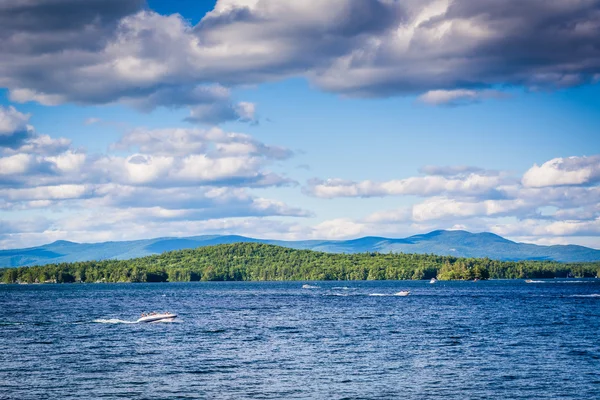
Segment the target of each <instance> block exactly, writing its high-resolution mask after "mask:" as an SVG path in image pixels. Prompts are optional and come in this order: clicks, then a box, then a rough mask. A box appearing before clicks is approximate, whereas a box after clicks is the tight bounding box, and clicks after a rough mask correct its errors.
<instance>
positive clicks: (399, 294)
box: [394, 290, 410, 297]
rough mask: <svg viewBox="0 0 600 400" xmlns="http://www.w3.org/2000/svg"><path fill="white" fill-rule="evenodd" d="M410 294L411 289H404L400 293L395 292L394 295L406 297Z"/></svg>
mask: <svg viewBox="0 0 600 400" xmlns="http://www.w3.org/2000/svg"><path fill="white" fill-rule="evenodd" d="M409 294H410V290H402V291H400V292H398V293H394V296H402V297H405V296H408V295H409Z"/></svg>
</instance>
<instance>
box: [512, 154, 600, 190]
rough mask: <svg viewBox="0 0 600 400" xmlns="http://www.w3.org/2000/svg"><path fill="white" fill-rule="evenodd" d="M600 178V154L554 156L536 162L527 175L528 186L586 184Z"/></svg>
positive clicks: (525, 179) (524, 180) (525, 177)
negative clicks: (538, 162)
mask: <svg viewBox="0 0 600 400" xmlns="http://www.w3.org/2000/svg"><path fill="white" fill-rule="evenodd" d="M599 180H600V156H592V157H568V158H554V159H552V160H550V161H546V162H545V163H543V164H542V165H541V166H538V165H537V164H535V165H534V166H533V167H531V168H530V169H529V170H528V171H527V172H526V173H525V175H523V185H524V186H526V187H537V188H539V187H549V186H564V185H585V184H590V183H595V182H598V181H599Z"/></svg>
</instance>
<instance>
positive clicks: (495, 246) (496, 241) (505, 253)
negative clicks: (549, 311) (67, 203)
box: [0, 230, 600, 267]
mask: <svg viewBox="0 0 600 400" xmlns="http://www.w3.org/2000/svg"><path fill="white" fill-rule="evenodd" d="M237 242H255V243H265V244H273V245H278V246H283V247H290V248H294V249H308V250H316V251H323V252H328V253H362V252H380V253H389V252H394V253H400V252H402V253H418V254H425V253H432V254H438V255H452V256H456V257H489V258H491V259H496V260H551V261H561V262H585V261H599V260H600V250H595V249H591V248H588V247H583V246H575V245H565V246H563V245H559V246H538V245H534V244H526V243H517V242H513V241H510V240H507V239H505V238H503V237H500V236H498V235H495V234H493V233H487V232H484V233H470V232H465V231H444V230H440V231H433V232H430V233H427V234H424V235H415V236H410V237H408V238H404V239H389V238H384V237H375V236H368V237H363V238H359V239H353V240H305V241H282V240H264V239H253V238H249V237H245V236H236V235H206V236H192V237H185V238H171V237H167V238H156V239H145V240H135V241H127V242H104V243H74V242H68V241H64V240H59V241H56V242H53V243H50V244H46V245H43V246H38V247H31V248H27V249H13V250H0V267H18V266H29V265H43V264H54V263H62V262H75V261H90V260H105V259H119V260H126V259H130V258H136V257H144V256H148V255H152V254H160V253H164V252H165V251H172V250H180V249H191V248H196V247H204V246H214V245H218V244H228V243H237Z"/></svg>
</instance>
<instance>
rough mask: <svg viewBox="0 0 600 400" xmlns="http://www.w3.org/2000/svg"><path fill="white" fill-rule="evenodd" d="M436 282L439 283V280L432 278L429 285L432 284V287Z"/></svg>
mask: <svg viewBox="0 0 600 400" xmlns="http://www.w3.org/2000/svg"><path fill="white" fill-rule="evenodd" d="M436 282H437V279H435V278H431V280H430V281H429V283H431V284H432V285H433V284H434V283H436Z"/></svg>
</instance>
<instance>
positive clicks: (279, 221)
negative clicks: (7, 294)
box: [0, 0, 600, 250]
mask: <svg viewBox="0 0 600 400" xmlns="http://www.w3.org/2000/svg"><path fill="white" fill-rule="evenodd" d="M196 3H201V4H196ZM599 12H600V8H599V7H598V5H596V4H594V3H593V2H591V3H590V2H574V3H569V4H554V3H552V4H550V3H547V2H543V1H534V2H533V3H528V2H525V3H523V2H512V1H509V2H505V3H503V4H499V5H497V6H495V7H486V6H484V7H481V6H478V5H477V4H474V3H472V2H468V1H463V0H457V1H453V2H449V1H445V0H443V1H437V0H426V1H423V2H414V1H406V0H399V1H389V0H369V1H366V2H361V3H359V2H354V1H351V0H339V1H336V2H335V4H333V6H332V5H331V4H328V3H324V2H319V1H305V2H296V1H291V0H290V1H282V0H218V1H212V0H211V1H205V2H192V1H183V2H166V1H163V0H147V1H145V0H119V1H115V0H110V1H104V2H87V3H86V2H82V1H79V0H64V1H61V2H60V4H58V3H56V2H52V1H49V0H33V1H27V2H20V1H15V2H10V4H8V3H7V4H4V5H1V6H0V37H1V38H2V39H3V40H2V43H0V49H1V50H2V53H3V57H2V60H0V250H9V249H20V248H30V247H38V246H42V245H45V244H50V243H53V242H55V241H59V240H65V241H73V239H77V240H78V242H74V243H102V242H107V241H115V242H119V241H131V240H147V239H153V238H159V237H190V236H204V235H232V234H235V235H240V236H246V237H252V238H266V239H267V240H285V241H298V240H352V239H359V238H363V237H368V236H377V237H384V238H407V237H410V236H414V235H419V234H426V233H431V232H433V231H436V230H447V231H454V230H464V231H467V232H470V233H493V234H495V235H498V236H501V237H503V238H505V239H507V240H511V241H514V242H518V243H529V244H537V245H546V246H549V245H569V244H571V245H580V246H585V247H589V248H592V249H600V136H599V133H600V101H598V99H600V62H598V60H600V48H599V47H598V46H597V44H598V34H599V32H598V28H597V27H598V26H600V25H599V24H600V19H599V17H598V16H599V15H600V13H599ZM257 21H261V23H258V22H257Z"/></svg>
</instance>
